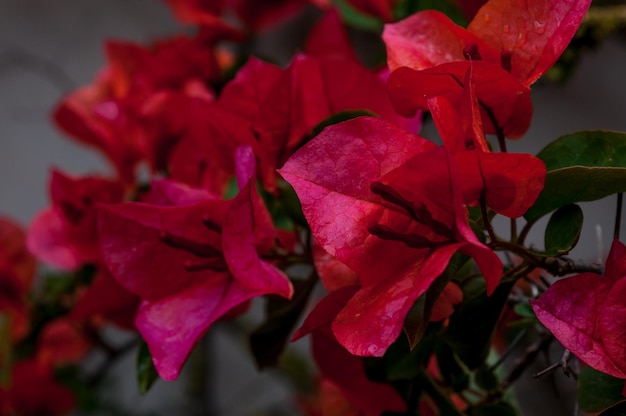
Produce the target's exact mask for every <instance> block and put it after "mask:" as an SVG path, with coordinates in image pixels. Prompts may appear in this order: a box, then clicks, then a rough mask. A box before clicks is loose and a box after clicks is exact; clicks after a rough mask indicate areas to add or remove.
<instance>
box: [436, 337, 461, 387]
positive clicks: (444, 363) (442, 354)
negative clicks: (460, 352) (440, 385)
mask: <svg viewBox="0 0 626 416" xmlns="http://www.w3.org/2000/svg"><path fill="white" fill-rule="evenodd" d="M435 355H436V356H437V364H438V365H439V371H440V372H441V375H442V377H443V379H444V380H445V382H446V385H448V386H450V387H452V389H453V390H454V391H456V392H460V391H463V390H465V389H466V388H467V386H468V385H469V375H468V374H467V372H466V371H465V369H464V368H463V366H461V365H460V364H459V362H458V360H457V358H456V356H455V355H454V351H453V350H452V348H451V347H450V346H449V345H448V344H446V343H445V342H437V343H436V344H435Z"/></svg>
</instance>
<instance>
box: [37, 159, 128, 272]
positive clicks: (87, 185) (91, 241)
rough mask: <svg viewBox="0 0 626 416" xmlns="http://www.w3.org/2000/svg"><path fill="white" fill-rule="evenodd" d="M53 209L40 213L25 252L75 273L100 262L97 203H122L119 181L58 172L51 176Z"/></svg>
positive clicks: (122, 189) (121, 188)
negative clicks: (84, 266) (90, 264)
mask: <svg viewBox="0 0 626 416" xmlns="http://www.w3.org/2000/svg"><path fill="white" fill-rule="evenodd" d="M49 189H50V199H51V202H52V207H50V208H48V209H46V210H44V211H42V212H40V213H39V214H38V215H37V216H36V217H35V218H34V219H33V221H32V223H31V225H30V228H29V230H28V240H27V244H28V249H29V250H30V252H31V253H33V254H34V255H35V256H37V257H38V258H39V259H41V260H43V261H45V262H47V263H49V264H52V265H54V266H56V267H58V268H60V269H64V270H75V269H77V268H79V267H80V266H82V265H84V264H87V263H98V262H99V261H100V259H101V254H100V245H99V242H98V231H97V226H96V204H97V203H99V202H101V203H105V204H114V203H117V202H120V201H122V199H123V197H124V186H123V185H122V183H121V182H119V181H114V180H110V179H105V178H101V177H96V176H85V177H81V178H74V177H71V176H69V175H66V174H65V173H63V172H61V171H59V170H53V171H52V172H51V175H50V186H49Z"/></svg>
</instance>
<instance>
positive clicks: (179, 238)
mask: <svg viewBox="0 0 626 416" xmlns="http://www.w3.org/2000/svg"><path fill="white" fill-rule="evenodd" d="M236 160H237V169H236V171H237V172H236V173H237V174H238V175H237V178H238V183H239V185H240V192H239V194H238V195H237V196H236V197H235V198H234V199H232V200H228V201H224V200H219V199H207V200H204V201H201V202H198V203H195V204H192V205H180V206H157V205H148V204H144V203H128V204H119V205H111V206H102V208H101V210H100V215H99V232H100V238H101V241H102V247H103V253H104V257H105V261H106V264H107V266H108V268H109V270H110V271H111V273H112V274H113V276H114V277H115V278H116V279H117V280H118V281H119V282H120V284H122V285H123V286H124V287H126V288H127V289H128V290H130V291H131V292H133V293H135V294H137V295H138V296H140V297H141V298H142V299H143V302H142V304H141V305H140V307H139V310H138V312H137V318H136V320H135V324H136V327H137V329H138V330H139V332H140V333H141V335H142V336H143V337H144V339H145V340H146V342H147V343H148V346H149V348H150V352H151V354H152V357H153V360H154V364H155V367H156V368H157V371H158V372H159V374H160V375H161V377H163V378H164V379H166V380H172V379H175V378H176V377H178V374H179V372H180V369H181V367H182V365H183V363H184V361H185V360H186V358H187V356H188V354H189V353H190V352H191V349H192V348H193V346H194V345H195V344H196V342H197V341H198V340H199V339H200V338H201V337H202V336H203V335H204V333H205V332H206V331H207V330H208V329H209V327H210V326H211V325H212V324H213V322H215V321H216V320H217V319H219V318H220V317H222V316H223V315H225V314H226V313H228V312H229V311H230V310H232V309H233V308H235V307H238V306H239V305H241V304H243V303H245V302H247V301H248V300H249V299H251V298H253V297H256V296H261V295H265V294H277V295H280V296H283V297H287V298H289V297H291V295H292V292H293V288H292V286H291V284H290V282H289V280H288V279H287V277H286V276H285V275H284V274H283V273H282V272H280V271H279V270H278V269H276V268H275V267H274V266H272V265H271V264H270V263H267V262H265V261H264V260H262V259H261V257H259V256H260V255H261V254H263V253H267V251H268V250H269V249H270V248H271V247H272V244H273V241H274V239H273V236H274V229H273V224H272V221H271V218H270V217H269V214H268V212H267V211H266V210H265V208H264V207H263V205H262V202H261V200H260V196H259V195H258V193H257V192H256V189H255V183H254V176H255V170H256V166H255V162H254V155H253V154H252V152H251V149H250V148H249V147H246V148H240V149H238V151H237V152H236Z"/></svg>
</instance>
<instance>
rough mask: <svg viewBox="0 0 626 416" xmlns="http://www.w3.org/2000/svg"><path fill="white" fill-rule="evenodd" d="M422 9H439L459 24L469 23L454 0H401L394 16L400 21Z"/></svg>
mask: <svg viewBox="0 0 626 416" xmlns="http://www.w3.org/2000/svg"><path fill="white" fill-rule="evenodd" d="M420 10H439V11H440V12H442V13H444V14H445V15H447V16H448V17H449V18H450V19H451V20H452V21H453V22H454V23H456V24H457V25H459V26H463V27H466V26H467V23H468V22H467V19H466V18H465V16H463V13H461V10H460V9H459V7H458V6H457V4H456V2H455V1H452V0H421V1H415V0H401V1H399V2H398V3H397V5H396V7H395V9H394V16H395V17H396V21H398V20H402V19H404V18H406V17H409V16H410V15H412V14H414V13H417V12H419V11H420Z"/></svg>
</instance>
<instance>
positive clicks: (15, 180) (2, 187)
mask: <svg viewBox="0 0 626 416" xmlns="http://www.w3.org/2000/svg"><path fill="white" fill-rule="evenodd" d="M177 28H178V27H177V25H176V24H175V23H174V22H173V20H172V19H171V17H170V15H169V13H168V11H167V10H166V8H165V7H164V6H163V3H162V2H160V1H155V0H108V1H96V0H63V1H58V0H56V1H52V0H0V212H1V213H5V214H6V215H9V216H11V217H13V218H16V219H18V220H19V221H21V222H22V223H23V224H27V223H28V221H29V220H30V218H32V217H33V215H34V214H35V213H36V212H37V211H39V210H41V209H43V208H44V207H46V206H47V203H48V202H47V191H46V181H47V175H48V170H49V168H50V167H51V166H58V167H61V168H62V169H64V170H66V171H69V172H72V173H76V174H80V173H88V172H107V171H109V168H108V166H107V165H106V164H105V163H104V161H103V160H102V159H101V158H100V157H99V155H97V154H96V153H94V152H92V151H91V150H89V149H86V148H83V147H80V146H78V145H76V144H75V143H74V142H71V141H69V140H67V139H65V138H63V137H62V136H61V135H60V134H59V133H58V132H57V131H56V130H55V129H54V127H53V126H52V125H51V123H50V121H49V112H50V109H51V108H52V106H53V105H54V103H55V102H56V101H57V100H58V99H59V98H60V96H61V95H62V93H63V92H64V91H67V90H69V89H71V88H73V87H75V86H79V85H83V84H86V83H88V82H90V81H91V79H92V78H93V77H94V75H95V74H96V72H97V71H98V69H99V68H101V67H102V65H103V64H104V58H103V53H102V40H103V39H105V38H124V39H134V40H137V41H147V40H149V39H152V38H154V37H155V36H160V35H164V36H165V35H168V34H171V33H173V32H175V31H176V30H177ZM625 73H626V47H625V46H624V45H623V44H619V43H618V42H617V41H609V42H606V43H605V44H604V45H603V46H602V47H601V48H600V49H599V50H598V51H597V52H594V53H589V54H588V55H587V56H586V57H585V59H583V61H582V63H581V65H580V67H579V68H578V71H577V73H576V75H575V76H574V78H573V79H572V80H571V81H570V82H569V83H568V84H567V85H565V86H555V85H541V86H537V87H536V88H535V90H534V92H533V99H534V103H535V117H534V120H533V124H532V127H531V130H530V132H529V133H528V136H527V137H526V138H524V139H522V140H520V141H518V142H515V143H511V144H510V147H511V149H512V150H519V151H531V152H536V151H538V150H539V149H541V148H542V147H543V146H544V145H545V144H547V143H548V142H549V141H550V140H551V139H553V138H556V137H558V136H560V135H563V134H566V133H570V132H574V131H576V130H581V129H598V128H602V129H614V130H623V131H626V80H625V79H624V74H625ZM584 209H585V216H586V221H587V222H586V226H585V229H584V232H583V236H582V238H581V244H580V247H579V248H577V249H576V251H575V252H574V253H573V256H574V257H577V258H584V259H587V260H594V259H596V258H597V257H598V251H599V249H598V246H599V243H598V241H597V239H596V231H595V230H596V225H599V226H600V227H601V229H602V230H603V238H602V242H601V246H602V248H603V249H604V250H607V249H608V247H609V244H610V239H611V237H610V236H611V233H612V223H613V215H614V201H613V199H611V200H610V201H602V202H597V203H589V204H584ZM625 222H626V221H625ZM539 231H540V230H539ZM622 234H623V235H626V224H625V225H624V227H623V230H622ZM540 236H541V233H540V232H537V233H535V234H534V235H533V238H534V239H535V241H538V242H537V244H538V245H541V243H540V241H539V239H540ZM240 341H242V340H239V339H237V338H236V337H233V336H232V335H229V332H228V331H217V334H216V335H214V336H213V337H212V338H211V340H210V343H211V345H212V346H213V347H212V348H211V350H212V351H213V353H212V354H214V355H213V357H216V359H213V360H211V363H212V364H211V368H212V380H213V382H212V387H211V393H212V396H213V397H214V398H217V403H214V404H213V405H212V406H211V407H213V408H217V409H218V414H223V415H238V414H250V412H251V411H252V410H254V409H255V408H257V407H258V406H261V407H266V408H267V407H273V406H274V405H276V404H277V403H278V404H280V403H283V402H284V401H287V400H288V399H287V395H288V391H287V390H286V389H285V388H284V386H283V385H282V384H281V383H280V382H278V381H276V377H275V375H274V374H272V373H271V372H266V373H263V374H261V375H259V374H256V372H255V371H254V367H253V365H252V363H251V359H250V357H249V355H247V351H246V347H245V344H243V343H242V342H240ZM131 355H132V354H131ZM96 359H97V357H96ZM133 359H134V357H132V356H129V357H127V359H125V360H124V361H122V362H121V363H119V364H118V366H117V367H118V370H117V371H118V372H119V373H121V374H124V373H125V374H132V372H133ZM199 365H200V368H201V369H202V368H204V365H203V364H199ZM196 368H198V367H197V366H196ZM566 382H567V381H566ZM569 382H572V381H569ZM185 389H186V387H185V385H184V383H176V384H174V385H172V384H166V383H160V385H158V386H157V387H156V389H155V390H154V391H152V392H151V393H150V394H149V395H148V396H146V398H142V399H140V398H138V396H137V392H136V388H135V386H134V380H133V379H132V377H129V378H128V380H127V381H126V382H125V383H122V384H117V388H116V389H114V390H113V391H114V394H115V396H116V397H117V398H116V399H115V400H116V401H120V402H122V404H123V405H125V406H129V407H132V408H133V409H135V410H136V411H139V410H147V409H148V410H149V409H156V410H160V411H161V413H162V414H192V412H191V411H189V412H187V411H182V408H181V406H182V405H181V402H180V397H182V394H183V392H184V391H185ZM549 389H550V388H549V387H545V388H543V390H549ZM540 390H541V388H540ZM531 394H532V397H539V396H536V395H535V393H534V390H533V393H531ZM530 397H531V396H527V397H526V398H525V399H524V400H523V401H528V400H531V399H530ZM282 408H283V409H284V410H287V409H286V408H285V407H282ZM196 409H197V408H196ZM179 412H180V413H179ZM551 412H552V411H551ZM197 414H201V413H197ZM270 414H275V415H276V414H278V413H277V411H276V410H274V411H272V413H270ZM533 414H534V415H539V413H537V411H534V412H533ZM547 414H555V413H547Z"/></svg>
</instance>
